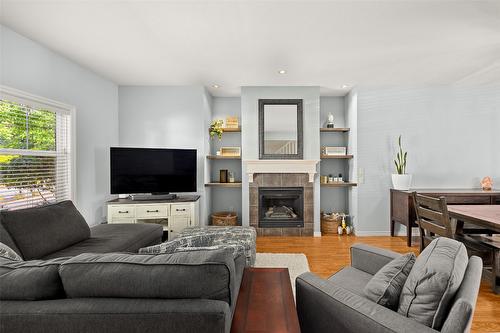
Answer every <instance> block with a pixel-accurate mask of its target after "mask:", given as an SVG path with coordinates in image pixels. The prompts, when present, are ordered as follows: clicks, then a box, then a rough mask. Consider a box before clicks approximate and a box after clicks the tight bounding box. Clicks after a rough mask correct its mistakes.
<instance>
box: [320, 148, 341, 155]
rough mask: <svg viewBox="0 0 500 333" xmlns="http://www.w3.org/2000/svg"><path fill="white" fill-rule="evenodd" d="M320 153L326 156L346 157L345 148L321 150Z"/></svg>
mask: <svg viewBox="0 0 500 333" xmlns="http://www.w3.org/2000/svg"><path fill="white" fill-rule="evenodd" d="M321 153H322V154H323V155H327V156H343V155H347V147H329V146H325V147H322V148H321Z"/></svg>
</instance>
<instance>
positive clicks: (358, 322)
mask: <svg viewBox="0 0 500 333" xmlns="http://www.w3.org/2000/svg"><path fill="white" fill-rule="evenodd" d="M296 290H297V313H298V316H299V321H300V327H301V330H302V331H303V332H316V333H323V332H325V333H326V332H368V333H380V332H418V333H431V332H432V333H436V332H437V331H435V330H433V329H432V328H430V327H427V326H425V325H422V324H420V323H418V322H416V321H414V320H413V319H409V318H407V317H404V316H402V315H400V314H398V313H397V312H394V311H392V310H389V309H387V308H385V307H383V306H381V305H379V304H376V303H374V302H372V301H370V300H368V299H366V298H363V297H361V296H359V295H356V294H354V293H352V292H350V291H349V290H346V289H344V288H342V287H340V286H337V285H335V284H334V283H332V282H329V281H327V280H323V279H321V278H319V277H318V276H316V275H314V274H312V273H304V274H302V275H300V276H299V277H298V278H297V280H296Z"/></svg>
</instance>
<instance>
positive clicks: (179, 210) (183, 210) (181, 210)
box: [175, 208, 186, 212]
mask: <svg viewBox="0 0 500 333" xmlns="http://www.w3.org/2000/svg"><path fill="white" fill-rule="evenodd" d="M175 210H176V211H178V212H185V211H186V208H182V209H180V208H176V209H175Z"/></svg>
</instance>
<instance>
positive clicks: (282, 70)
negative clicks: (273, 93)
mask: <svg viewBox="0 0 500 333" xmlns="http://www.w3.org/2000/svg"><path fill="white" fill-rule="evenodd" d="M278 73H280V74H286V70H284V69H280V70H279V71H278Z"/></svg>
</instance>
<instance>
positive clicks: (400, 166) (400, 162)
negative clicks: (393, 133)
mask: <svg viewBox="0 0 500 333" xmlns="http://www.w3.org/2000/svg"><path fill="white" fill-rule="evenodd" d="M398 147H399V151H398V153H397V155H396V159H395V160H394V164H395V165H396V172H397V173H398V175H404V174H405V173H406V157H407V156H408V152H407V151H403V146H402V145H401V135H400V136H399V138H398Z"/></svg>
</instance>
